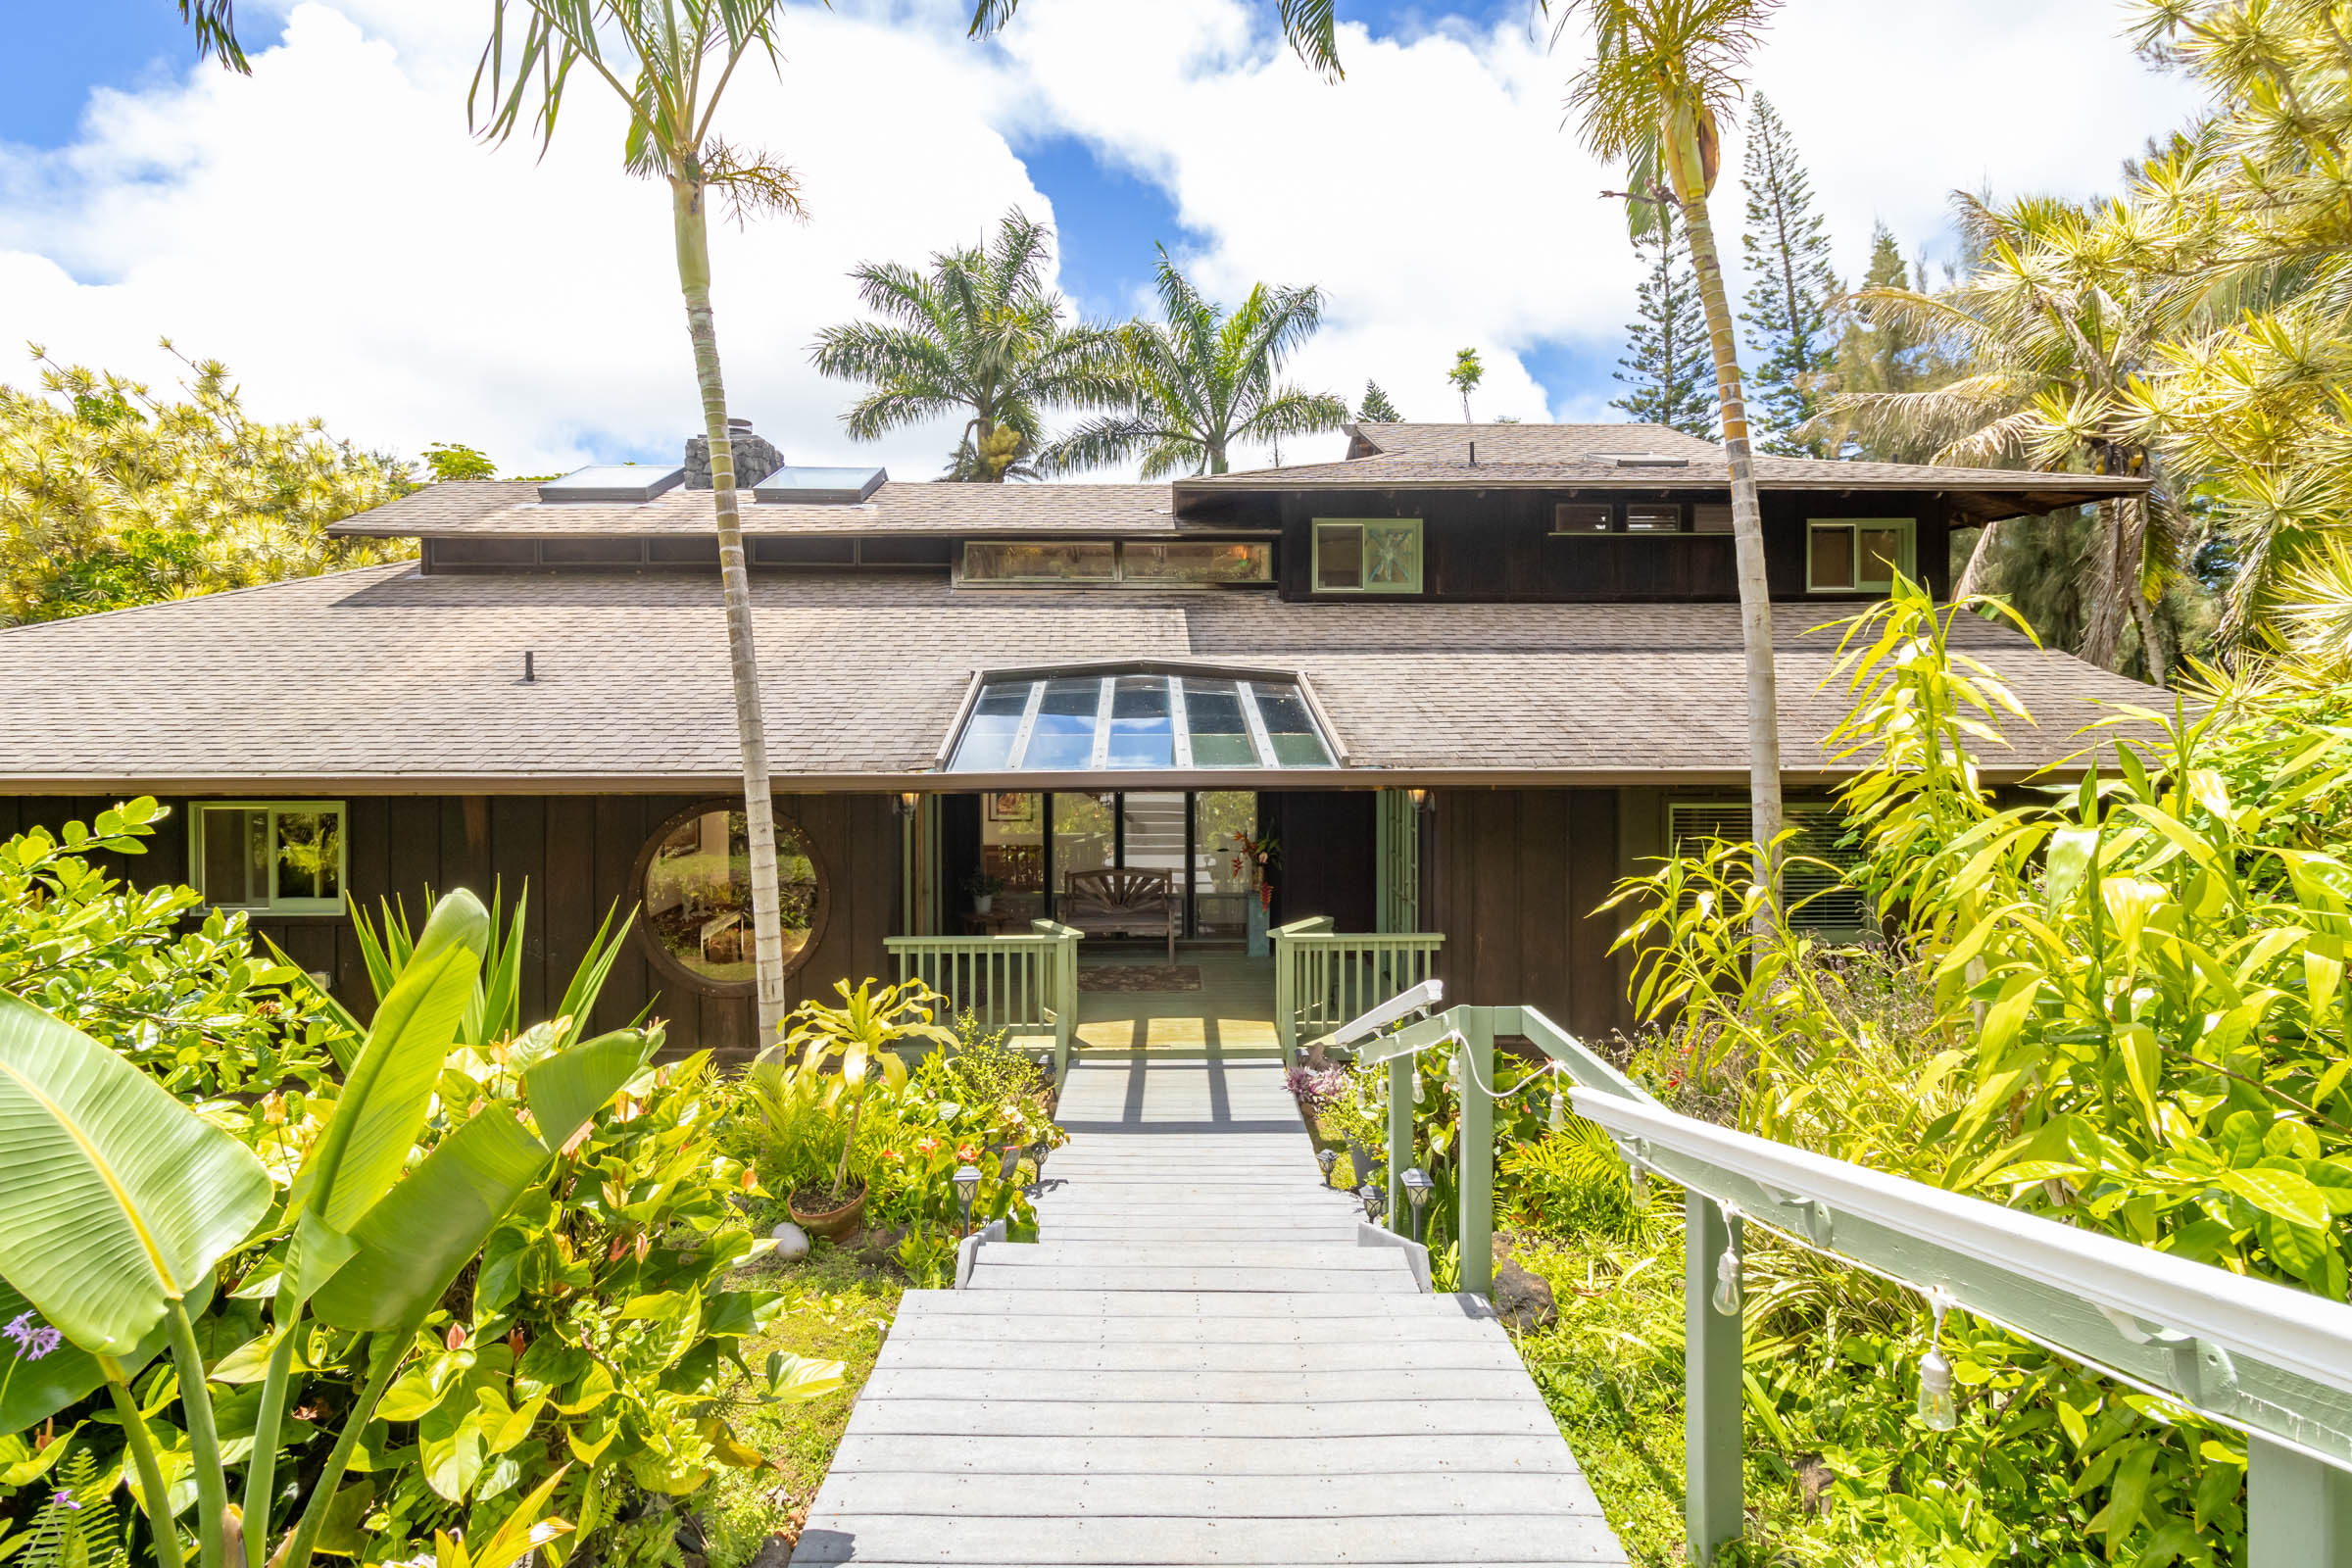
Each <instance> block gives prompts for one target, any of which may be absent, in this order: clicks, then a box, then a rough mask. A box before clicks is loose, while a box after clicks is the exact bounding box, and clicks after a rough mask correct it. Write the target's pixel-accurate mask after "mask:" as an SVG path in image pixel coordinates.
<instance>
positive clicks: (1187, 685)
mask: <svg viewBox="0 0 2352 1568" xmlns="http://www.w3.org/2000/svg"><path fill="white" fill-rule="evenodd" d="M1184 716H1185V720H1186V723H1187V724H1188V726H1189V727H1190V728H1191V730H1192V732H1193V765H1194V766H1195V767H1255V766H1256V765H1257V748H1256V747H1254V746H1252V745H1250V725H1249V722H1248V720H1246V719H1244V718H1243V716H1242V697H1241V692H1240V691H1239V690H1238V689H1237V688H1236V687H1235V685H1234V683H1233V682H1232V681H1229V680H1202V679H1201V678H1200V677H1198V676H1189V675H1188V676H1187V677H1185V682H1184Z"/></svg>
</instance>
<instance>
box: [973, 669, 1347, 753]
mask: <svg viewBox="0 0 2352 1568" xmlns="http://www.w3.org/2000/svg"><path fill="white" fill-rule="evenodd" d="M1332 750H1333V749H1332V746H1331V743H1330V741H1329V739H1328V738H1327V737H1326V736H1325V735H1324V733H1323V727H1322V725H1321V724H1319V723H1318V722H1317V721H1316V718H1315V712H1314V709H1313V708H1312V707H1311V706H1310V705H1309V704H1308V702H1307V700H1306V696H1305V694H1304V693H1303V692H1301V691H1300V690H1299V682H1298V680H1297V678H1296V677H1286V676H1272V677H1268V676H1262V675H1247V676H1245V675H1218V674H1201V673H1197V672H1192V671H1186V672H1183V673H1172V672H1162V671H1139V670H1122V671H1112V672H1108V673H1095V672H1091V671H1090V672H1085V673H1069V674H1034V675H1007V676H1001V677H991V678H990V679H988V680H987V681H986V682H984V683H983V684H982V685H981V688H980V694H979V696H978V698H977V699H975V700H974V702H973V703H972V707H971V711H970V713H969V714H968V715H967V716H966V717H965V719H964V721H963V730H962V732H961V733H960V734H959V735H957V736H956V744H955V746H954V748H953V749H952V751H951V752H950V755H949V760H948V771H949V772H951V773H1006V772H1051V773H1077V772H1088V771H1096V770H1103V771H1111V772H1116V771H1118V770H1121V769H1138V768H1175V769H1185V770H1190V769H1194V768H1219V767H1236V768H1240V767H1331V766H1333V765H1335V764H1334V762H1333V760H1332Z"/></svg>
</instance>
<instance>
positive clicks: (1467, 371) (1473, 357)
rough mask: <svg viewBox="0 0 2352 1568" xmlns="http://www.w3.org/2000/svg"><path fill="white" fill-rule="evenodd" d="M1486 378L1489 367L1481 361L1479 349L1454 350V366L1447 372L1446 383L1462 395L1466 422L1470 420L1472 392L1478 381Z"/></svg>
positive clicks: (1463, 413)
mask: <svg viewBox="0 0 2352 1568" xmlns="http://www.w3.org/2000/svg"><path fill="white" fill-rule="evenodd" d="M1486 378H1487V368H1486V367H1485V366H1484V365H1481V364H1480V363H1479V360H1478V350H1476V349H1474V348H1469V349H1457V350H1455V351H1454V356H1453V368H1452V369H1450V370H1447V371H1446V385H1448V386H1450V387H1452V388H1453V389H1454V390H1455V391H1456V392H1459V393H1460V394H1461V395H1462V422H1463V423H1464V424H1468V423H1469V422H1470V394H1471V393H1473V392H1475V391H1477V390H1478V383H1479V382H1481V381H1483V380H1485V379H1486Z"/></svg>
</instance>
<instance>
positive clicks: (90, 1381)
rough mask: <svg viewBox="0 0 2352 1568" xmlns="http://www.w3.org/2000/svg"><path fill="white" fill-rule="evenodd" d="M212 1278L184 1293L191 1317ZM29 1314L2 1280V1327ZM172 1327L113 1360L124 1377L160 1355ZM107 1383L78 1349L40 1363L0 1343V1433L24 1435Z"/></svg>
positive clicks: (205, 1299)
mask: <svg viewBox="0 0 2352 1568" xmlns="http://www.w3.org/2000/svg"><path fill="white" fill-rule="evenodd" d="M212 1299H213V1277H212V1275H210V1274H206V1275H205V1276H204V1277H203V1278H202V1279H200V1280H199V1281H197V1285H196V1289H194V1290H192V1291H190V1292H189V1293H188V1315H189V1316H190V1317H195V1316H197V1315H199V1314H201V1313H202V1312H203V1311H204V1309H205V1308H206V1307H207V1306H209V1305H211V1304H212ZM32 1310H33V1305H32V1303H31V1302H30V1301H27V1300H26V1299H25V1298H24V1297H23V1296H21V1295H19V1294H18V1293H17V1289H16V1287H15V1286H13V1285H11V1284H9V1283H8V1281H6V1280H0V1323H14V1322H15V1321H16V1320H17V1318H18V1317H19V1315H20V1314H22V1313H25V1312H29V1311H32ZM171 1332H172V1331H171V1329H170V1328H169V1326H167V1325H166V1324H163V1323H160V1322H159V1323H158V1324H156V1326H155V1327H154V1328H152V1329H149V1330H148V1331H147V1337H146V1338H145V1339H143V1340H141V1341H140V1342H139V1344H138V1348H136V1349H134V1350H132V1351H131V1352H130V1353H129V1354H128V1355H124V1356H119V1357H117V1359H118V1360H120V1361H121V1362H122V1363H123V1377H124V1378H133V1377H136V1376H138V1374H139V1372H140V1370H141V1369H142V1368H144V1367H145V1366H146V1365H147V1363H148V1362H150V1361H152V1360H154V1359H155V1358H156V1357H157V1356H158V1355H161V1354H162V1353H163V1350H164V1345H165V1342H166V1341H167V1340H168V1339H170V1337H171ZM105 1381H106V1374H105V1373H104V1372H103V1371H101V1370H100V1369H99V1366H98V1358H97V1357H96V1356H94V1355H92V1354H91V1353H90V1352H89V1351H87V1350H85V1349H83V1348H81V1347H80V1346H78V1345H73V1344H71V1343H69V1344H64V1345H60V1346H59V1347H58V1348H56V1349H54V1350H51V1351H50V1352H49V1353H48V1354H47V1355H44V1356H42V1357H40V1358H39V1359H38V1360H33V1359H29V1358H27V1357H26V1356H25V1353H24V1349H23V1348H22V1347H21V1346H17V1345H13V1344H0V1433H9V1432H24V1431H26V1430H28V1429H30V1428H32V1427H36V1426H39V1425H40V1424H41V1423H42V1422H44V1421H46V1420H48V1419H49V1418H50V1417H51V1416H53V1415H55V1414H57V1412H58V1411H60V1410H63V1409H64V1408H65V1407H66V1406H67V1405H69V1404H73V1403H74V1402H75V1401H77V1400H80V1399H85V1398H87V1397H90V1395H92V1394H94V1393H96V1392H97V1390H98V1386H99V1385H100V1384H102V1383H104V1382H105Z"/></svg>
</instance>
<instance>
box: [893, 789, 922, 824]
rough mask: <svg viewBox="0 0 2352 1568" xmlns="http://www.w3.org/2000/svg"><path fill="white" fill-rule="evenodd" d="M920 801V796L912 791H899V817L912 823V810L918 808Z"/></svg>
mask: <svg viewBox="0 0 2352 1568" xmlns="http://www.w3.org/2000/svg"><path fill="white" fill-rule="evenodd" d="M922 801H923V798H922V796H921V795H919V794H917V793H916V792H915V791H913V790H901V791H899V815H900V816H902V817H904V818H906V819H907V821H909V822H911V821H913V820H914V809H915V808H916V807H917V806H920V805H921V804H922Z"/></svg>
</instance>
